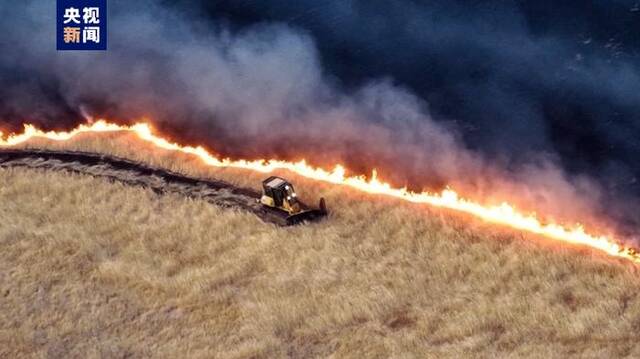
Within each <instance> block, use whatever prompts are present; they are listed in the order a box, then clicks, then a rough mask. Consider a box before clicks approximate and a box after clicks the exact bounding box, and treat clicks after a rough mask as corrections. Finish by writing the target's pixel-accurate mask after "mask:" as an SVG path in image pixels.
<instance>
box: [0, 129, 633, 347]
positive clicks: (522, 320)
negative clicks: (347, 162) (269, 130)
mask: <svg viewBox="0 0 640 359" xmlns="http://www.w3.org/2000/svg"><path fill="white" fill-rule="evenodd" d="M29 146H34V147H48V148H65V149H80V150H85V151H96V152H104V153H111V154H115V155H119V156H122V157H127V158H131V159H136V160H141V161H145V162H148V163H150V164H153V165H159V166H163V167H166V168H169V169H172V170H176V171H179V172H182V173H186V174H189V175H194V176H201V177H214V178H220V179H225V180H227V181H231V182H234V183H237V184H239V185H242V186H251V187H257V186H258V184H259V181H260V180H261V179H262V178H263V177H265V175H264V174H260V173H253V172H248V171H242V170H233V169H214V168H207V167H205V166H204V165H202V164H201V163H200V162H199V161H198V160H197V159H195V158H192V157H189V156H186V155H180V154H176V153H172V152H167V151H161V150H155V149H151V148H149V146H148V145H146V144H144V143H141V142H140V141H138V140H137V139H135V138H134V137H132V136H131V135H127V134H108V135H99V136H94V135H85V136H82V137H79V138H77V139H74V140H72V141H69V142H66V143H46V142H43V141H33V142H31V143H30V144H29ZM283 175H284V176H286V177H288V178H289V179H291V180H292V181H293V183H294V184H295V185H296V187H297V190H298V192H299V194H300V195H301V197H302V198H303V199H306V200H307V202H316V201H317V199H318V198H319V197H320V196H324V197H326V199H327V205H328V207H329V209H330V210H331V211H332V213H331V215H330V217H329V218H328V219H327V220H326V221H324V222H321V223H316V224H311V225H307V226H298V227H293V228H277V227H275V226H273V225H268V224H265V223H263V222H261V221H260V220H259V219H258V218H256V217H255V216H253V215H251V214H247V213H243V212H238V211H233V210H223V209H220V208H217V207H215V206H212V205H210V204H208V203H205V202H203V201H199V200H192V199H186V198H182V197H178V196H175V195H166V196H159V195H156V194H153V193H152V192H151V191H150V190H146V189H143V188H133V187H125V186H123V185H121V184H118V183H110V182H108V181H106V180H104V179H99V178H93V177H88V176H81V175H74V174H70V173H62V172H42V171H36V170H27V169H4V170H0V248H1V250H0V357H2V358H15V357H56V358H69V357H70V358H85V357H89V358H93V357H95V358H98V357H109V358H111V357H116V358H118V357H121V358H124V357H133V358H138V357H150V356H152V357H166V358H185V357H193V358H281V357H292V358H307V357H333V358H378V357H379V358H388V357H393V358H414V357H417V358H422V357H431V358H443V357H445V358H459V357H473V358H477V357H534V358H565V357H569V356H575V357H586V358H611V357H625V356H626V357H640V343H639V342H638V340H637V337H638V334H637V333H638V332H639V331H640V298H639V297H638V291H639V289H640V273H639V271H638V267H637V266H635V265H633V264H631V263H629V262H627V261H625V260H618V259H612V258H610V257H606V256H604V255H602V254H600V253H598V252H594V251H591V250H588V249H585V248H580V247H576V246H570V245H564V244H563V245H558V244H557V243H555V242H554V241H551V240H547V239H544V238H540V237H536V236H533V235H525V234H522V233H519V232H515V231H511V230H508V229H504V228H500V227H496V226H492V225H489V224H485V223H482V222H480V221H478V220H475V219H473V218H471V217H468V216H462V215H459V214H455V213H452V212H449V211H443V210H436V209H431V208H428V207H425V206H420V205H413V204H408V203H403V202H401V201H399V200H394V199H389V198H385V197H380V196H372V195H366V194H362V193H357V192H355V191H353V190H350V189H347V188H342V187H338V186H334V185H329V184H324V183H317V182H312V181H309V180H305V179H303V178H300V177H297V176H294V175H291V174H287V173H284V174H283Z"/></svg>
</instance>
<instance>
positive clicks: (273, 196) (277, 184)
mask: <svg viewBox="0 0 640 359" xmlns="http://www.w3.org/2000/svg"><path fill="white" fill-rule="evenodd" d="M262 190H263V196H262V197H263V199H262V201H261V202H263V203H264V204H266V205H270V206H272V207H278V208H282V209H284V210H286V211H288V212H293V211H295V210H296V206H295V204H296V203H297V201H298V200H297V195H296V192H295V190H294V189H293V186H292V185H291V183H289V182H287V181H286V180H285V179H283V178H280V177H275V176H271V177H269V178H267V179H266V180H264V181H262ZM265 197H266V198H265Z"/></svg>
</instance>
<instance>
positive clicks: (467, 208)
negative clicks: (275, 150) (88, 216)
mask: <svg viewBox="0 0 640 359" xmlns="http://www.w3.org/2000/svg"><path fill="white" fill-rule="evenodd" d="M116 131H126V132H133V133H135V134H136V135H137V136H138V137H140V138H141V139H143V140H145V141H148V142H150V143H152V144H154V145H155V146H157V147H160V148H163V149H166V150H172V151H179V152H182V153H187V154H192V155H195V156H198V157H199V158H201V159H202V160H203V161H204V162H205V163H206V164H208V165H210V166H215V167H236V168H245V169H250V170H254V171H260V172H271V171H274V170H277V169H286V170H289V171H292V172H295V173H297V174H299V175H301V176H304V177H307V178H312V179H315V180H319V181H325V182H330V183H333V184H338V185H344V186H349V187H352V188H355V189H357V190H360V191H364V192H368V193H373V194H383V195H387V196H391V197H396V198H400V199H402V200H405V201H409V202H414V203H424V204H429V205H432V206H436V207H443V208H448V209H453V210H456V211H460V212H464V213H468V214H471V215H474V216H476V217H479V218H481V219H483V220H485V221H488V222H491V223H497V224H501V225H506V226H509V227H512V228H515V229H519V230H523V231H527V232H531V233H535V234H539V235H542V236H545V237H547V238H552V239H555V240H559V241H563V242H569V243H574V244H579V245H586V246H589V247H592V248H595V249H599V250H601V251H603V252H605V253H607V254H609V255H612V256H616V257H621V258H626V259H629V260H631V261H633V262H635V263H640V253H638V252H637V251H636V249H634V248H632V247H628V246H624V245H623V244H621V242H620V241H618V240H616V239H615V238H612V237H608V236H597V235H593V234H589V233H586V232H585V230H584V228H583V227H582V226H577V227H575V228H569V227H567V226H562V225H558V224H553V223H550V224H549V223H543V222H542V221H540V220H539V219H538V218H537V217H536V216H535V215H534V214H523V213H520V212H518V211H517V210H516V209H515V208H514V207H513V206H511V205H509V204H507V203H502V204H501V205H497V206H485V205H482V204H480V203H477V202H474V201H471V200H468V199H465V198H461V197H460V196H459V195H458V193H456V192H455V191H453V190H451V189H446V190H443V191H442V192H440V193H429V192H420V193H417V192H412V191H409V190H407V189H406V188H394V187H392V186H391V185H390V184H389V183H386V182H383V181H381V180H379V179H378V178H377V176H376V172H375V171H374V172H373V176H372V178H371V179H366V178H365V177H364V176H345V168H344V167H342V166H340V165H337V166H336V167H335V168H334V169H333V170H330V171H328V170H325V169H322V168H314V167H312V166H310V165H308V164H307V163H306V162H305V161H304V160H303V161H300V162H287V161H280V160H255V161H247V160H231V159H228V158H225V159H219V158H217V157H215V156H213V155H212V154H211V153H209V152H208V151H207V150H205V149H204V148H203V147H201V146H198V147H193V146H183V145H180V144H177V143H172V142H170V141H168V140H166V139H164V138H162V137H159V136H157V135H155V134H153V132H152V130H151V127H150V126H149V125H148V124H146V123H137V124H134V125H132V126H122V125H117V124H114V123H108V122H106V121H103V120H100V121H97V122H95V123H93V124H88V125H80V126H78V127H77V128H75V129H73V130H71V131H68V132H53V131H51V132H44V131H42V130H39V129H37V128H36V127H34V126H33V125H25V126H24V132H23V133H21V134H12V135H9V136H8V137H6V138H4V137H3V134H2V133H1V132H0V146H15V145H17V144H20V143H23V142H25V141H28V140H29V139H31V138H34V137H41V138H46V139H50V140H55V141H65V140H68V139H70V138H72V137H74V136H76V135H78V134H80V133H87V132H93V133H98V132H116Z"/></svg>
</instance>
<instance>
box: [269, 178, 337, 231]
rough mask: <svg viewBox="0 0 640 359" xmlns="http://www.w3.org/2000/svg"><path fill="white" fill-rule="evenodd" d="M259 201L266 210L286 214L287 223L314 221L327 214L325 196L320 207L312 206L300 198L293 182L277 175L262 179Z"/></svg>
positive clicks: (321, 199) (285, 220) (285, 221)
mask: <svg viewBox="0 0 640 359" xmlns="http://www.w3.org/2000/svg"><path fill="white" fill-rule="evenodd" d="M258 202H260V203H262V204H263V205H264V206H265V208H266V210H268V211H275V213H278V214H279V215H281V216H286V217H284V218H283V219H284V223H286V224H287V225H292V224H296V223H302V222H305V221H313V220H317V219H319V218H322V217H325V216H326V215H327V208H326V206H325V203H324V198H320V205H319V206H320V208H318V209H315V208H311V207H309V206H307V205H306V204H304V203H303V202H301V201H299V200H298V196H297V195H296V191H295V190H294V189H293V186H292V185H291V183H289V182H288V181H287V180H285V179H284V178H280V177H276V176H271V177H269V178H267V179H266V180H264V181H262V196H261V197H260V199H259V200H258Z"/></svg>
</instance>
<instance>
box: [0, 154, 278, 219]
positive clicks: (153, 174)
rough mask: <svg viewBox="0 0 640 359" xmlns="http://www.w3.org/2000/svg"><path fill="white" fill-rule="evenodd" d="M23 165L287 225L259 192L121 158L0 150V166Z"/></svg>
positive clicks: (99, 155)
mask: <svg viewBox="0 0 640 359" xmlns="http://www.w3.org/2000/svg"><path fill="white" fill-rule="evenodd" d="M9 167H23V168H34V169H44V170H52V171H67V172H73V173H80V174H84V175H90V176H94V177H101V178H107V179H109V180H111V181H117V182H120V183H124V184H126V185H130V186H142V187H146V188H150V189H151V190H153V191H154V192H156V193H158V194H164V193H178V194H180V195H184V196H187V197H192V198H198V199H202V200H205V201H207V202H210V203H212V204H215V205H217V206H220V207H225V208H238V209H241V210H244V211H247V212H251V213H253V214H255V215H256V216H258V217H259V218H260V219H262V220H263V221H265V222H267V223H273V224H276V225H278V226H287V225H289V224H290V223H288V222H287V220H286V218H287V215H286V214H285V213H283V212H280V211H277V210H271V209H268V208H265V207H263V206H262V205H261V204H260V203H258V201H257V200H258V199H259V198H260V193H258V192H256V191H254V190H252V189H248V188H241V187H236V186H234V185H232V184H231V183H228V182H224V181H219V180H212V179H202V178H193V177H187V176H184V175H181V174H179V173H175V172H172V171H169V170H166V169H162V168H156V167H151V166H149V165H147V164H144V163H140V162H134V161H130V160H127V159H124V158H118V157H115V156H108V155H102V154H96V153H88V152H67V151H47V150H12V149H1V150H0V168H9Z"/></svg>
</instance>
